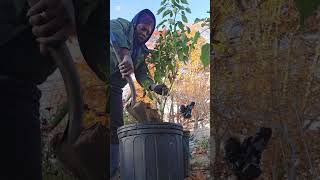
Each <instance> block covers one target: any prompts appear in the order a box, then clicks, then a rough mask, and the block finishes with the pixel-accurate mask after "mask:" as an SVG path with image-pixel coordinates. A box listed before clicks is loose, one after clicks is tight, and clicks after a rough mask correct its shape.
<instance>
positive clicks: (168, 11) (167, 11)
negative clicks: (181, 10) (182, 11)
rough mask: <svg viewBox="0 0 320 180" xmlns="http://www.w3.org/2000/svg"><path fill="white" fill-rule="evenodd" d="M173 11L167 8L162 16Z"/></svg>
mask: <svg viewBox="0 0 320 180" xmlns="http://www.w3.org/2000/svg"><path fill="white" fill-rule="evenodd" d="M170 13H172V11H171V10H170V9H168V10H166V11H165V12H164V13H163V15H162V18H164V17H165V16H167V15H168V14H170Z"/></svg>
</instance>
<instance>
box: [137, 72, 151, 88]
mask: <svg viewBox="0 0 320 180" xmlns="http://www.w3.org/2000/svg"><path fill="white" fill-rule="evenodd" d="M136 78H137V81H138V83H139V84H140V85H141V86H142V87H143V88H144V89H149V90H153V89H154V87H155V86H156V84H155V83H154V81H153V79H152V78H151V77H150V76H149V75H148V74H145V75H140V76H136Z"/></svg>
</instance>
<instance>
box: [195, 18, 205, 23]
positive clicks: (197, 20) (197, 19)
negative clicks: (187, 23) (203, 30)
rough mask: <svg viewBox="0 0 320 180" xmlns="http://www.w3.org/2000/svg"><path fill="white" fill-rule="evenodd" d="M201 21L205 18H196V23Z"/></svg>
mask: <svg viewBox="0 0 320 180" xmlns="http://www.w3.org/2000/svg"><path fill="white" fill-rule="evenodd" d="M201 21H203V19H199V18H196V19H195V20H194V23H198V22H201Z"/></svg>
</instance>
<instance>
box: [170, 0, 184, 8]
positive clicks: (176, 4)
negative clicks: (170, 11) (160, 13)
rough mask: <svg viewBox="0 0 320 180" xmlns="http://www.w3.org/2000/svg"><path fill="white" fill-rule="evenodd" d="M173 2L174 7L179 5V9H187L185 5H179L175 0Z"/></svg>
mask: <svg viewBox="0 0 320 180" xmlns="http://www.w3.org/2000/svg"><path fill="white" fill-rule="evenodd" d="M172 4H173V5H174V7H177V8H178V9H179V10H183V9H185V8H184V7H183V6H181V5H179V4H178V3H176V2H175V1H172Z"/></svg>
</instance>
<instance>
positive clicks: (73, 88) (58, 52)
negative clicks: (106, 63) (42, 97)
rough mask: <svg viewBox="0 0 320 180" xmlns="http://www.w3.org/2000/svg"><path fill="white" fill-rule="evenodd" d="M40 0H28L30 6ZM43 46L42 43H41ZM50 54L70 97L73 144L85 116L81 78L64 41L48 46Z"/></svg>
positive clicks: (69, 128)
mask: <svg viewBox="0 0 320 180" xmlns="http://www.w3.org/2000/svg"><path fill="white" fill-rule="evenodd" d="M38 1H39V0H28V3H29V5H30V7H31V6H32V5H34V4H35V3H37V2H38ZM40 46H41V44H40ZM47 48H48V53H49V56H50V57H51V58H52V59H53V61H54V62H55V63H56V65H57V67H58V69H59V70H60V72H61V75H62V78H63V81H64V84H65V90H66V92H67V98H68V106H69V108H68V110H69V118H68V125H67V128H66V131H67V132H66V133H67V134H66V135H67V136H66V140H67V142H68V143H70V144H73V143H74V142H75V141H76V140H77V138H78V136H79V135H80V132H81V124H82V117H83V99H82V93H81V86H80V79H79V76H78V74H77V71H76V68H75V65H74V64H73V60H72V56H71V54H70V51H69V49H68V47H67V45H66V43H62V44H61V45H60V46H57V47H54V48H53V47H47Z"/></svg>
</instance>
